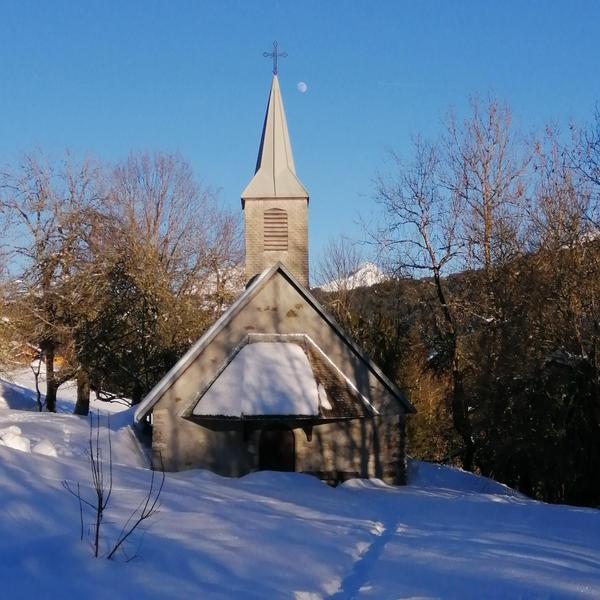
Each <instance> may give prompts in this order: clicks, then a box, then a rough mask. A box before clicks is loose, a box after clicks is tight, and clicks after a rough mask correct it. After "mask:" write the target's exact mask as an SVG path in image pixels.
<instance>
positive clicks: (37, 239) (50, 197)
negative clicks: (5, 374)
mask: <svg viewBox="0 0 600 600" xmlns="http://www.w3.org/2000/svg"><path fill="white" fill-rule="evenodd" d="M96 172H97V167H96V165H94V164H93V163H92V162H90V161H84V162H83V163H80V164H78V163H75V162H73V161H72V160H71V159H70V157H69V156H67V157H66V159H65V160H64V161H63V162H62V164H60V165H58V167H57V166H55V165H53V164H52V163H50V162H49V161H48V160H46V159H45V158H44V157H41V156H39V155H26V156H25V157H24V159H23V162H22V164H21V165H20V166H19V168H18V169H16V170H15V171H13V172H9V173H5V174H4V175H3V177H2V181H1V190H2V195H1V197H0V209H1V210H2V215H3V217H4V219H5V221H4V224H5V232H6V237H5V240H6V241H7V246H8V251H9V253H10V255H11V257H12V258H13V268H16V273H15V276H16V277H18V279H19V281H20V284H19V286H18V287H17V289H16V294H17V295H16V297H15V298H13V302H18V304H19V308H20V309H19V311H18V316H16V317H15V318H16V319H17V320H18V323H15V330H16V331H17V330H18V331H19V332H20V333H21V334H22V336H23V339H24V340H25V341H28V342H31V343H32V344H34V345H35V346H37V347H39V348H40V349H41V351H42V353H43V356H44V362H45V367H46V408H47V410H49V411H55V410H56V392H57V389H58V387H59V386H60V385H61V384H62V383H64V381H66V380H67V379H70V378H71V377H72V376H73V374H74V373H75V372H76V370H77V363H76V360H75V358H74V357H75V351H74V350H75V349H74V348H73V344H72V338H71V335H70V331H71V327H72V323H73V319H72V316H73V310H74V309H75V308H76V307H77V306H78V305H79V298H78V297H77V288H76V286H73V285H72V283H73V281H74V278H75V272H76V269H77V264H76V263H77V261H76V256H77V253H78V251H79V249H80V247H81V242H82V230H83V227H84V223H85V221H84V219H82V214H83V211H85V210H86V209H87V208H88V207H90V206H92V205H94V204H98V203H99V201H100V197H99V195H98V188H97V187H96V182H97V177H96ZM58 352H60V355H61V359H62V365H61V369H60V373H58V372H57V369H56V364H55V362H56V357H57V353H58Z"/></svg>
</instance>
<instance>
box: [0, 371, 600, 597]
mask: <svg viewBox="0 0 600 600" xmlns="http://www.w3.org/2000/svg"><path fill="white" fill-rule="evenodd" d="M30 388H31V381H30V377H29V375H28V374H27V373H21V374H20V375H19V376H18V377H16V382H15V383H9V382H2V383H1V389H0V430H1V431H5V430H6V429H7V428H10V427H13V428H18V429H19V432H20V433H19V434H18V436H19V437H20V438H22V439H23V440H27V441H28V442H29V449H30V450H31V451H30V452H27V451H24V450H17V449H14V448H12V447H10V446H11V442H10V439H9V442H8V445H4V446H1V445H0V597H2V598H9V599H10V600H13V599H18V598H40V599H41V598H44V599H46V598H50V599H54V598H86V599H95V598H110V599H111V600H117V599H120V598H132V597H135V598H144V599H146V598H188V597H197V598H198V597H199V598H244V599H246V598H248V599H255V598H256V599H258V598H269V599H271V598H296V599H311V600H314V599H317V598H354V597H357V598H377V599H381V598H384V599H385V598H503V599H504V598H600V511H598V510H594V509H583V508H574V507H568V506H552V505H547V504H543V503H539V502H534V501H532V500H529V499H527V498H524V497H522V496H520V495H519V494H517V493H515V492H514V491H512V490H510V489H509V488H506V487H505V486H502V485H500V484H498V483H495V482H493V481H490V480H487V479H483V478H480V477H476V476H474V475H471V474H468V473H463V472H461V471H457V470H454V469H449V468H446V467H439V466H434V465H428V464H426V463H419V462H416V461H415V462H412V463H411V466H410V485H408V486H406V487H401V488H395V487H390V486H387V485H385V484H383V483H381V482H379V481H376V480H372V481H362V480H353V481H350V482H347V483H346V484H344V485H342V486H339V487H338V488H330V487H328V486H326V485H324V484H323V483H321V482H320V481H319V480H317V479H315V478H313V477H310V476H306V475H300V474H293V473H270V472H262V473H255V474H252V475H249V476H246V477H243V478H241V479H228V478H223V477H218V476H216V475H214V474H212V473H209V472H206V471H188V472H183V473H175V474H167V477H166V482H165V487H164V491H163V494H162V498H161V500H162V506H161V508H160V512H159V513H158V514H157V515H156V516H155V517H154V519H153V520H152V521H151V522H150V523H149V527H147V528H146V529H145V531H140V532H139V535H136V536H134V538H133V539H132V540H131V544H129V545H127V547H126V553H127V554H126V556H125V555H123V554H119V556H118V558H117V559H116V560H111V561H109V560H106V559H94V558H93V556H92V550H91V548H90V536H91V525H90V523H91V521H92V515H91V514H90V513H89V512H86V513H85V515H84V519H85V526H84V530H85V540H84V542H80V540H79V533H80V525H79V509H78V503H77V500H76V499H75V498H74V497H73V496H71V495H70V494H68V493H67V492H66V491H65V490H64V488H63V485H62V482H63V481H64V480H68V481H70V482H73V483H75V482H77V481H79V482H80V483H81V485H82V491H83V494H84V495H87V496H88V497H89V492H90V490H89V468H88V466H87V460H86V455H85V452H86V448H87V444H88V434H89V428H88V423H87V420H86V419H85V418H82V417H76V416H72V415H69V414H66V412H67V411H68V410H69V408H71V407H72V406H73V402H74V390H72V389H67V390H66V391H65V392H62V393H61V394H60V398H59V406H60V408H61V410H62V411H64V412H62V413H60V414H56V415H49V414H47V413H41V414H40V413H35V412H31V411H30V410H27V409H30V408H31V407H32V406H33V402H34V396H33V395H32V392H31V389H30ZM11 407H12V408H11ZM119 411H121V412H119ZM130 419H131V414H130V411H129V409H126V408H124V407H120V408H113V415H112V417H111V433H112V447H113V459H114V463H115V464H114V487H113V494H112V497H111V499H110V504H109V507H108V510H107V513H106V517H105V523H104V525H103V536H102V549H103V552H104V553H105V554H106V552H107V550H108V548H109V547H110V545H111V544H112V543H114V540H115V539H116V537H117V536H118V533H119V531H120V529H121V527H122V525H123V523H124V522H125V521H126V519H127V518H128V517H129V515H130V514H131V512H132V511H133V510H134V509H135V508H136V506H137V505H138V503H139V501H140V500H141V499H142V498H143V497H144V494H145V492H146V490H147V486H148V483H149V480H150V472H149V471H148V469H147V468H146V467H145V460H144V457H143V454H142V453H141V452H140V450H139V448H138V446H137V445H136V443H135V441H134V438H133V437H132V436H131V433H130V431H129V429H128V425H127V424H128V422H129V421H130ZM15 432H16V430H15V429H13V430H12V433H13V435H17V434H16V433H15ZM1 435H2V433H1V432H0V436H1ZM5 435H6V434H5ZM103 436H104V437H105V432H103ZM9 438H10V436H9ZM42 441H45V444H44V446H45V448H46V452H43V453H38V452H34V451H33V448H35V447H36V446H37V445H39V444H40V443H41V442H42ZM26 445H27V444H25V446H26ZM50 448H52V449H53V450H54V451H55V452H54V453H53V452H51V451H50V450H49V449H50ZM25 450H26V448H25ZM48 454H56V456H51V455H50V456H49V455H48ZM127 559H130V560H129V561H127Z"/></svg>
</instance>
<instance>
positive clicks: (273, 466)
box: [258, 425, 296, 471]
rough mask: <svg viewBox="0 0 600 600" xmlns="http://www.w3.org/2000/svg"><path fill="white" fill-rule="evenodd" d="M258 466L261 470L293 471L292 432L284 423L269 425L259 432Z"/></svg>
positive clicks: (294, 464)
mask: <svg viewBox="0 0 600 600" xmlns="http://www.w3.org/2000/svg"><path fill="white" fill-rule="evenodd" d="M258 468H259V469H260V470H261V471H295V470H296V448H295V441H294V432H293V431H292V430H291V429H290V428H289V427H286V426H285V425H271V426H269V427H266V428H265V429H263V430H262V431H261V432H260V440H259V443H258Z"/></svg>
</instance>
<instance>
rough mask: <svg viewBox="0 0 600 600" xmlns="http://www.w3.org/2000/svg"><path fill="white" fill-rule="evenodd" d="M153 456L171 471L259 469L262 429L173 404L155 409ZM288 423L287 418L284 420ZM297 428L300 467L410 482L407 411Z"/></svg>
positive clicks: (321, 473)
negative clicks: (180, 412)
mask: <svg viewBox="0 0 600 600" xmlns="http://www.w3.org/2000/svg"><path fill="white" fill-rule="evenodd" d="M154 415H155V416H154V419H155V420H154V432H153V443H152V450H153V462H154V466H155V467H156V468H158V467H160V465H161V464H163V465H164V468H165V469H166V470H168V471H178V470H183V469H191V468H202V469H209V470H211V471H214V472H215V473H217V474H219V475H224V476H233V477H238V476H241V475H245V474H246V473H250V472H253V471H256V470H258V466H259V455H258V448H259V437H260V429H254V430H252V431H251V432H250V433H249V434H247V435H244V432H243V424H242V422H239V423H237V424H236V425H235V426H233V428H232V429H230V430H227V431H214V430H212V429H209V428H207V427H204V426H202V425H198V424H196V423H192V422H190V421H187V420H184V419H181V418H180V417H178V416H177V415H175V414H174V413H173V411H170V410H169V409H168V407H164V408H161V407H159V406H157V407H156V409H155V412H154ZM281 423H283V424H285V421H283V420H282V421H281ZM309 431H310V430H304V429H302V428H300V427H296V428H294V429H293V432H294V439H295V454H296V471H297V472H302V473H311V474H314V475H317V476H318V477H321V478H322V479H325V480H326V481H328V482H330V483H337V482H340V481H344V480H346V479H349V478H352V477H378V478H380V479H383V481H385V482H386V483H390V484H403V483H405V476H406V469H405V466H406V465H405V457H404V440H405V419H404V416H403V415H395V416H390V417H369V418H366V419H354V420H351V421H345V422H337V423H323V424H317V425H315V426H313V427H312V431H310V432H309Z"/></svg>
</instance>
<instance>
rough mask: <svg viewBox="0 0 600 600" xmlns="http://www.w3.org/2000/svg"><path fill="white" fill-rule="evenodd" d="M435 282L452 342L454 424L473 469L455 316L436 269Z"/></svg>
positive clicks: (463, 456)
mask: <svg viewBox="0 0 600 600" xmlns="http://www.w3.org/2000/svg"><path fill="white" fill-rule="evenodd" d="M434 282H435V287H436V292H437V296H438V300H439V302H440V305H441V307H442V310H443V313H444V319H445V320H446V325H447V327H448V333H447V334H446V337H447V339H448V341H449V343H450V351H451V352H450V354H451V357H452V399H451V406H452V425H453V427H454V431H456V433H457V434H458V435H459V436H460V438H461V439H462V442H463V450H462V452H461V461H462V467H463V469H464V470H465V471H472V470H473V459H474V456H475V442H474V441H473V432H472V428H471V420H470V417H469V408H468V406H467V399H466V398H465V388H464V385H463V379H462V372H461V369H460V363H459V356H458V334H457V331H456V326H455V323H454V316H453V315H452V313H451V312H450V307H449V306H448V302H447V300H446V294H445V293H444V289H443V287H442V280H441V277H440V273H439V271H438V270H435V271H434Z"/></svg>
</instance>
